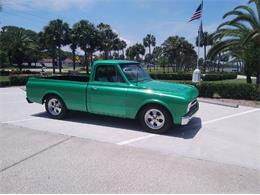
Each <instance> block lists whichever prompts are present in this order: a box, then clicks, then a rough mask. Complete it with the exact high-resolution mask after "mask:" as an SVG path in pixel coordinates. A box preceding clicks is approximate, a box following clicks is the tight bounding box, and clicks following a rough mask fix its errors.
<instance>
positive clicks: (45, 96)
mask: <svg viewBox="0 0 260 195" xmlns="http://www.w3.org/2000/svg"><path fill="white" fill-rule="evenodd" d="M50 96H56V97H58V98H60V100H61V101H63V99H62V98H61V97H60V96H59V95H57V94H55V93H47V94H45V95H44V96H43V98H42V104H44V103H45V101H46V99H47V98H48V97H50ZM63 103H64V101H63ZM64 105H65V103H64Z"/></svg>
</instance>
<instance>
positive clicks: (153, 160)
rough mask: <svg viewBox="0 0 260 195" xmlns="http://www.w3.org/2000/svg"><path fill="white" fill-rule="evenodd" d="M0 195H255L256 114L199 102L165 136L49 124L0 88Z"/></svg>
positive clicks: (258, 168)
mask: <svg viewBox="0 0 260 195" xmlns="http://www.w3.org/2000/svg"><path fill="white" fill-rule="evenodd" d="M0 100H1V101H0V123H1V124H0V125H1V126H0V132H1V134H0V156H1V159H0V182H1V183H0V192H5V193H9V192H13V193H17V192H27V193H37V192H46V193H49V192H53V193H55V192H67V193H69V192H71V193H73V192H83V193H84V192H91V193H97V192H100V193H106V192H111V193H119V192H121V193H146V192H150V193H153V192H157V193H161V192H162V193H168V192H172V193H173V192H186V193H188V192H201V193H204V192H208V193H222V192H226V193H229V192H237V193H240V192H248V193H249V192H252V193H254V192H258V193H259V192H260V152H259V151H260V120H259V119H260V109H257V108H251V107H243V106H240V107H239V108H233V107H227V106H220V105H214V104H208V103H203V102H201V103H200V110H199V112H198V113H197V114H196V116H195V117H194V119H193V120H192V121H191V122H190V124H189V125H187V126H182V127H181V126H176V127H175V128H174V129H173V130H171V131H170V132H169V133H168V134H166V135H155V134H150V133H146V132H143V131H142V130H141V129H140V128H139V126H138V124H137V123H136V122H135V121H133V120H126V119H118V118H112V117H105V116H97V115H91V114H87V113H80V112H70V113H69V115H68V116H67V118H66V119H65V120H53V119H50V118H49V117H48V115H47V114H46V112H45V110H44V106H42V105H39V104H28V103H27V102H26V100H25V92H24V91H23V90H22V89H21V88H19V87H12V88H1V89H0Z"/></svg>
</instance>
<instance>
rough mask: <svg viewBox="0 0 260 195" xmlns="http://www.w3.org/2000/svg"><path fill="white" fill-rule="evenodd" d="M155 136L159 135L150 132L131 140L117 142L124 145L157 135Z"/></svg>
mask: <svg viewBox="0 0 260 195" xmlns="http://www.w3.org/2000/svg"><path fill="white" fill-rule="evenodd" d="M155 136H157V135H156V134H149V135H145V136H142V137H137V138H134V139H129V140H126V141H122V142H119V143H117V145H121V146H122V145H126V144H130V143H133V142H137V141H140V140H144V139H148V138H151V137H155Z"/></svg>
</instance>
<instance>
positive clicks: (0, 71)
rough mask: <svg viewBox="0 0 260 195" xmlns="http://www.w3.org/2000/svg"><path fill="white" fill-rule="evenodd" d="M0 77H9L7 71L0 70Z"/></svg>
mask: <svg viewBox="0 0 260 195" xmlns="http://www.w3.org/2000/svg"><path fill="white" fill-rule="evenodd" d="M0 75H1V76H9V71H7V70H0Z"/></svg>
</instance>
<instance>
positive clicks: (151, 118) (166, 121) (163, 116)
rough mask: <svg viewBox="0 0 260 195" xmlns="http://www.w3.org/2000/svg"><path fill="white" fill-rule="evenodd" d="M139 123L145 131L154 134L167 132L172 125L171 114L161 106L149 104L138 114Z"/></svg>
mask: <svg viewBox="0 0 260 195" xmlns="http://www.w3.org/2000/svg"><path fill="white" fill-rule="evenodd" d="M138 118H139V122H140V124H141V125H142V127H143V128H144V130H145V131H147V132H150V133H155V134H162V133H165V132H167V131H168V130H169V129H170V128H171V127H172V125H173V121H172V117H171V114H170V113H169V111H168V110H167V109H165V108H164V107H163V106H160V105H156V104H154V105H153V104H151V105H148V106H146V107H144V108H143V109H142V110H141V112H140V114H139V117H138Z"/></svg>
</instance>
